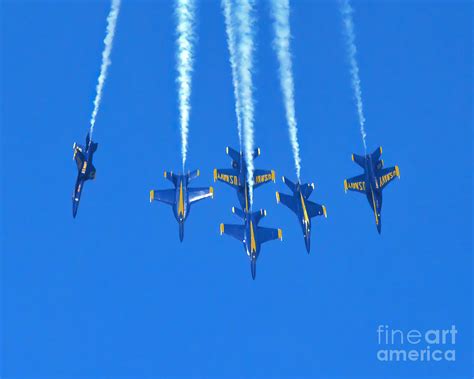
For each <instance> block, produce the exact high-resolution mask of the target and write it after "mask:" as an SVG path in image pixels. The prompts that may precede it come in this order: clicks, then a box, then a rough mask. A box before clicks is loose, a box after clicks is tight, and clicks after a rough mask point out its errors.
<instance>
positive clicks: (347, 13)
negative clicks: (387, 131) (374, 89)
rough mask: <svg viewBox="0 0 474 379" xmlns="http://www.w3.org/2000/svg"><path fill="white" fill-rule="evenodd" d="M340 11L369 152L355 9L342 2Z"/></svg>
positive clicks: (363, 140)
mask: <svg viewBox="0 0 474 379" xmlns="http://www.w3.org/2000/svg"><path fill="white" fill-rule="evenodd" d="M340 9H341V14H342V21H343V23H344V33H345V35H346V47H347V54H348V56H349V64H350V66H351V76H352V88H353V89H354V97H355V100H356V105H357V113H358V115H359V125H360V134H361V136H362V142H363V143H364V150H365V151H367V144H366V141H365V139H366V137H367V134H366V133H365V117H364V107H363V103H362V90H361V87H360V77H359V65H358V64H357V59H356V54H357V48H356V45H355V32H354V22H353V21H352V13H353V9H352V7H351V5H350V3H349V0H341V6H340Z"/></svg>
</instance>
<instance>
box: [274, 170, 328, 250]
mask: <svg viewBox="0 0 474 379" xmlns="http://www.w3.org/2000/svg"><path fill="white" fill-rule="evenodd" d="M282 180H283V183H285V184H286V185H287V186H288V188H289V189H290V190H291V192H293V194H292V195H286V194H284V193H281V192H277V193H276V199H277V203H282V204H283V205H286V206H287V207H288V208H290V210H291V211H293V213H295V214H296V217H298V220H299V222H300V224H301V228H302V229H303V236H304V243H305V245H306V251H307V252H308V254H309V250H310V243H311V218H312V217H315V216H321V215H324V217H327V214H326V207H325V206H324V205H319V204H316V203H314V202H312V201H309V200H308V198H309V196H310V195H311V193H312V192H313V190H314V183H311V184H309V183H306V184H301V183H299V182H297V183H293V182H292V181H291V180H289V179H288V178H286V177H283V178H282Z"/></svg>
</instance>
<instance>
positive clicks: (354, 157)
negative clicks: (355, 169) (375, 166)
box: [352, 154, 366, 170]
mask: <svg viewBox="0 0 474 379" xmlns="http://www.w3.org/2000/svg"><path fill="white" fill-rule="evenodd" d="M352 160H353V161H354V162H355V163H357V164H358V165H359V166H360V167H362V168H363V169H364V170H365V169H366V167H365V157H364V156H362V155H357V154H352Z"/></svg>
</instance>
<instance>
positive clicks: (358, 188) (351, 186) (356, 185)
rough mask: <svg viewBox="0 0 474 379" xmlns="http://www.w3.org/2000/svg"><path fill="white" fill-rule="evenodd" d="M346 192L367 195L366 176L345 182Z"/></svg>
mask: <svg viewBox="0 0 474 379" xmlns="http://www.w3.org/2000/svg"><path fill="white" fill-rule="evenodd" d="M344 190H345V191H346V192H347V191H355V192H360V193H365V174H362V175H358V176H354V177H353V178H350V179H346V180H344Z"/></svg>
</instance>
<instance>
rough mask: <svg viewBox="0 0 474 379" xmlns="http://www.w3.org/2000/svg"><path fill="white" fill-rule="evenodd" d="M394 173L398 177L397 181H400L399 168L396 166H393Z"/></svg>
mask: <svg viewBox="0 0 474 379" xmlns="http://www.w3.org/2000/svg"><path fill="white" fill-rule="evenodd" d="M395 173H396V175H397V176H398V179H400V168H399V167H398V165H396V166H395Z"/></svg>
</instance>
